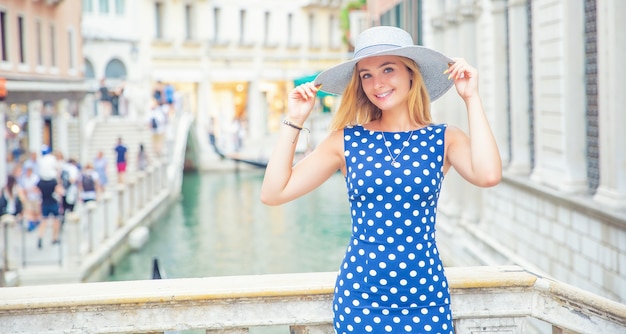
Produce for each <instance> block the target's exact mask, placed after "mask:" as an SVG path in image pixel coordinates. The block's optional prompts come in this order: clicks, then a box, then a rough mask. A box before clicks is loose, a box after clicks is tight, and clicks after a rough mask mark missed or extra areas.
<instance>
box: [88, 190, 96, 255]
mask: <svg viewBox="0 0 626 334" xmlns="http://www.w3.org/2000/svg"><path fill="white" fill-rule="evenodd" d="M85 207H86V209H87V235H88V240H87V241H88V245H89V246H88V248H87V249H88V252H89V253H91V252H93V250H94V248H95V243H96V242H95V240H94V236H95V232H96V231H95V226H94V225H95V219H94V217H93V213H94V211H96V208H98V204H97V203H96V202H94V201H89V202H87V203H86V205H85Z"/></svg>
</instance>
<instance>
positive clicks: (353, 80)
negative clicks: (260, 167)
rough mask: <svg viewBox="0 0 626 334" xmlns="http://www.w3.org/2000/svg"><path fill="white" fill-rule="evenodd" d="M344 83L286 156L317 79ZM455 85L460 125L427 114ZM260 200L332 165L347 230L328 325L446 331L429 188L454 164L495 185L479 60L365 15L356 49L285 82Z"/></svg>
mask: <svg viewBox="0 0 626 334" xmlns="http://www.w3.org/2000/svg"><path fill="white" fill-rule="evenodd" d="M319 85H321V89H323V90H324V91H326V92H329V93H334V94H343V97H342V101H341V105H340V106H339V109H338V111H337V113H336V114H335V115H334V118H333V119H332V121H331V130H332V131H331V133H330V134H329V135H328V137H327V138H326V139H325V140H324V141H323V142H321V143H320V144H319V145H318V146H317V147H316V148H315V150H313V152H311V153H310V154H309V155H307V156H306V157H305V158H303V159H302V160H300V161H299V162H298V163H297V164H296V165H295V166H292V163H293V159H294V152H295V147H296V143H297V138H298V136H299V134H300V132H301V130H303V129H304V128H303V126H302V125H303V124H304V123H305V121H306V120H307V118H308V117H309V115H310V113H311V111H312V109H313V106H314V104H315V100H316V98H315V95H316V93H317V91H318V90H319V89H320V86H319ZM452 86H455V87H456V91H457V94H458V95H459V97H460V98H461V99H462V100H463V101H464V102H465V106H466V109H467V110H466V111H467V115H468V120H469V133H470V136H468V135H467V134H466V133H465V132H463V131H462V130H461V129H459V128H458V127H456V126H454V125H451V124H434V123H433V121H432V119H431V113H430V103H431V101H434V100H436V99H437V98H439V97H441V96H442V95H443V94H445V93H446V92H447V91H448V89H449V88H451V87H452ZM288 102H289V104H288V105H289V108H288V111H287V115H286V118H285V119H284V121H283V123H284V125H283V126H282V128H281V130H280V134H279V137H278V141H277V143H276V145H275V147H274V151H273V153H272V155H271V157H270V160H269V163H268V165H267V169H266V171H265V177H264V180H263V185H262V188H261V201H262V202H263V203H265V204H268V205H279V204H283V203H286V202H289V201H291V200H294V199H296V198H298V197H300V196H302V195H304V194H306V193H308V192H310V191H311V190H313V189H314V188H316V187H318V186H319V185H321V184H322V183H323V182H325V181H326V180H327V179H328V178H329V177H330V176H331V175H332V174H334V173H335V172H337V171H340V172H341V173H342V174H343V175H344V176H345V180H346V187H347V190H348V200H349V202H350V208H351V217H352V235H351V238H350V241H349V245H348V246H347V249H346V254H345V257H344V260H343V262H342V264H341V266H340V269H339V273H338V276H337V280H336V285H335V291H334V298H333V304H332V308H333V314H334V316H333V324H334V327H335V330H336V333H339V334H343V333H401V332H402V333H405V332H409V333H431V332H432V333H449V334H452V333H454V328H453V322H452V312H451V308H450V293H449V289H448V282H447V279H446V275H445V271H444V268H443V264H442V262H441V259H440V257H439V252H438V250H437V246H436V240H435V221H436V212H437V200H438V198H439V192H440V189H441V185H442V182H443V179H444V175H445V174H446V173H447V172H448V171H449V170H450V169H451V168H454V169H455V170H456V171H457V172H458V173H459V174H460V175H461V176H462V177H463V178H464V179H465V180H467V181H468V182H470V183H471V184H474V185H476V186H480V187H491V186H495V185H496V184H498V183H499V182H500V179H501V177H502V163H501V159H500V155H499V151H498V148H497V145H496V141H495V139H494V136H493V133H492V131H491V128H490V126H489V124H488V122H487V118H486V116H485V112H484V110H483V106H482V102H481V98H480V96H479V94H478V72H477V70H476V69H475V68H474V67H472V66H470V65H469V64H468V63H467V61H465V60H464V59H461V58H454V59H452V58H449V57H447V56H445V55H443V54H441V53H440V52H438V51H435V50H432V49H429V48H425V47H423V46H417V45H414V44H413V39H412V37H411V36H410V34H409V33H407V32H406V31H404V30H402V29H399V28H395V27H384V26H380V27H374V28H370V29H367V30H365V31H363V32H362V33H361V34H360V35H359V36H358V37H357V40H356V44H355V53H354V58H353V59H352V60H349V61H347V62H344V63H341V64H339V65H336V66H333V67H331V68H329V69H327V70H325V71H323V72H322V73H320V74H319V75H318V76H317V78H316V79H315V81H314V82H309V83H305V84H302V85H300V86H297V87H296V88H294V89H293V90H292V91H291V92H290V93H289V101H288Z"/></svg>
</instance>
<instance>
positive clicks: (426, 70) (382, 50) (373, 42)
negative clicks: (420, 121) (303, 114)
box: [314, 26, 454, 101]
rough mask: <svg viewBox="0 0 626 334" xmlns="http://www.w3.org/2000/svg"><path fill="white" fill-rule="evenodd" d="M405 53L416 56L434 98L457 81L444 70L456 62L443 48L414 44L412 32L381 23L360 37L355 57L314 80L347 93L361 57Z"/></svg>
mask: <svg viewBox="0 0 626 334" xmlns="http://www.w3.org/2000/svg"><path fill="white" fill-rule="evenodd" d="M390 55H391V56H402V57H406V58H410V59H413V60H414V61H415V62H416V63H417V66H418V67H419V70H420V73H421V74H422V78H423V80H424V84H425V85H426V89H427V90H428V94H429V95H430V100H431V101H434V100H436V99H437V98H439V97H441V96H442V95H443V94H445V93H446V92H447V91H448V89H450V87H452V85H453V84H454V82H453V81H452V80H449V79H448V76H447V75H445V74H444V71H445V70H446V69H448V64H449V63H451V62H454V61H453V60H452V59H451V58H449V57H447V56H445V55H444V54H442V53H441V52H439V51H436V50H433V49H430V48H427V47H425V46H421V45H415V44H413V39H412V38H411V35H410V34H409V33H408V32H406V31H405V30H403V29H400V28H397V27H390V26H378V27H373V28H369V29H366V30H364V31H363V32H361V33H360V34H359V36H358V37H357V39H356V42H355V47H354V57H353V58H352V59H351V60H349V61H346V62H344V63H341V64H339V65H335V66H333V67H331V68H328V69H326V70H325V71H323V72H321V73H320V74H319V75H318V76H317V77H316V78H315V81H314V84H315V85H322V87H321V88H320V90H322V91H324V92H328V93H332V94H338V95H341V94H343V92H344V90H345V88H346V86H347V85H348V83H349V82H350V79H351V77H352V72H353V71H354V66H355V65H356V63H358V62H359V61H361V60H363V59H365V58H369V57H375V56H390Z"/></svg>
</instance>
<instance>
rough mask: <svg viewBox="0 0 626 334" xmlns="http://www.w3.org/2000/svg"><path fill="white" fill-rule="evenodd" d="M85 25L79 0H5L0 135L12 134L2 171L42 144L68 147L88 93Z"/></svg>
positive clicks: (0, 17)
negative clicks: (71, 125)
mask: <svg viewBox="0 0 626 334" xmlns="http://www.w3.org/2000/svg"><path fill="white" fill-rule="evenodd" d="M80 28H81V27H80V1H79V0H58V1H17V0H7V1H2V2H0V78H2V82H3V83H2V85H3V86H4V87H3V88H5V89H6V96H5V97H4V98H3V99H2V102H0V113H1V115H2V121H3V124H4V125H3V126H0V132H1V133H0V135H2V137H3V138H6V139H7V140H6V141H5V145H0V153H1V154H0V156H2V157H5V156H6V157H7V160H8V161H7V163H6V164H5V163H4V161H3V163H1V164H0V166H1V168H0V169H1V170H0V175H6V173H8V172H13V171H10V170H7V169H12V166H14V165H16V164H17V162H16V161H13V160H19V159H20V158H21V157H23V156H24V154H25V153H27V152H29V151H31V152H39V151H40V150H41V145H42V144H45V145H48V146H50V147H52V149H55V150H61V151H66V150H67V147H68V145H69V143H68V142H69V139H68V132H67V131H64V130H63V129H66V128H67V124H66V122H67V119H69V118H71V117H73V116H76V115H78V114H79V110H80V109H81V108H82V105H83V102H84V96H85V94H86V92H87V88H86V87H85V85H84V84H83V80H82V77H83V66H82V64H83V61H82V59H83V56H82V38H81V29H80ZM59 129H61V130H59ZM4 181H5V180H4V179H3V180H2V182H1V183H2V184H4Z"/></svg>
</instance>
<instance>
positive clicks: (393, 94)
mask: <svg viewBox="0 0 626 334" xmlns="http://www.w3.org/2000/svg"><path fill="white" fill-rule="evenodd" d="M356 71H358V74H359V77H360V78H361V87H362V88H363V91H364V92H365V95H366V96H367V98H368V99H369V100H370V101H371V102H372V103H373V104H374V105H376V106H377V107H378V108H380V109H381V110H390V109H397V108H406V107H407V96H408V93H409V89H410V88H411V74H410V72H409V70H408V69H407V68H406V66H405V65H404V64H403V63H402V62H401V61H400V57H399V56H379V57H370V58H365V59H363V60H361V61H359V62H358V63H357V65H356Z"/></svg>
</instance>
